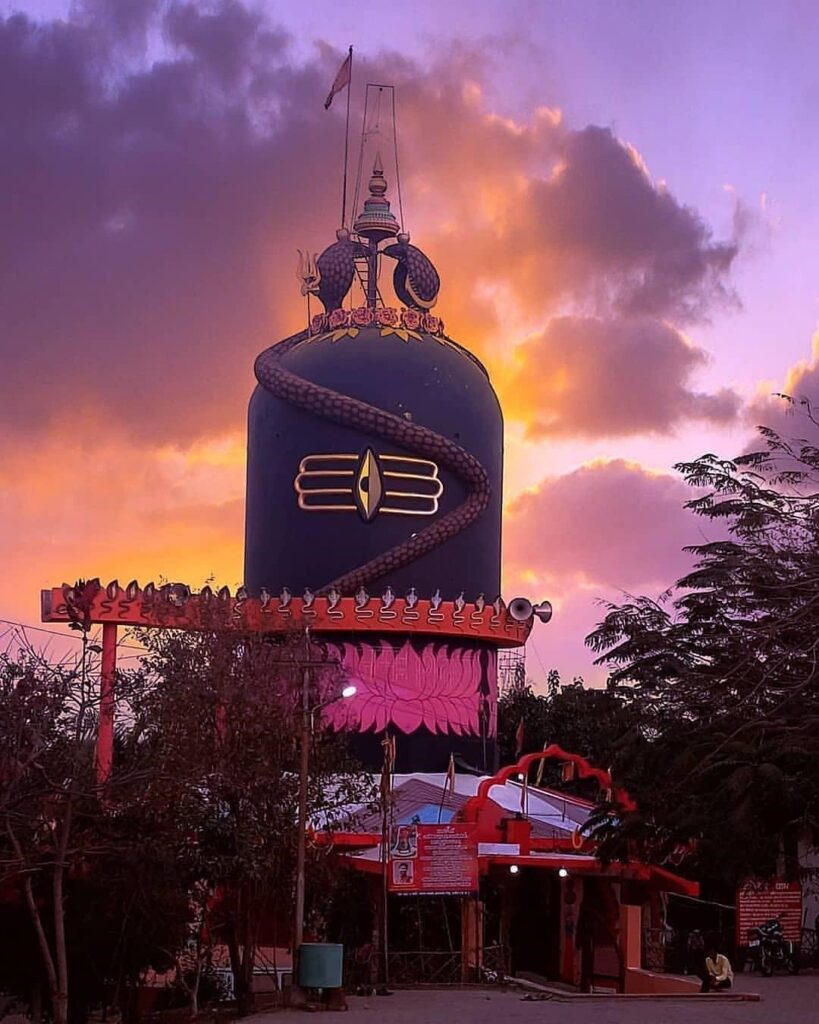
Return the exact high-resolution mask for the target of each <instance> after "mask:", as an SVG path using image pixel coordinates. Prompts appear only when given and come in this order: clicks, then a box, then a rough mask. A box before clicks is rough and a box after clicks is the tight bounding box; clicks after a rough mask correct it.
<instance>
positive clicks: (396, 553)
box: [255, 334, 491, 594]
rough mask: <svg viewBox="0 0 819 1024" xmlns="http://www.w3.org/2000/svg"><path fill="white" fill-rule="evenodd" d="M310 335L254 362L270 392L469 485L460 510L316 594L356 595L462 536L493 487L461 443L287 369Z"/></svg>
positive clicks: (275, 347) (486, 502)
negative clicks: (432, 463) (416, 457)
mask: <svg viewBox="0 0 819 1024" xmlns="http://www.w3.org/2000/svg"><path fill="white" fill-rule="evenodd" d="M306 337H307V335H306V334H297V335H294V336H293V337H292V338H287V339H285V340H284V341H281V342H279V343H278V344H276V345H272V346H271V347H270V348H268V349H266V350H265V351H264V352H262V353H261V354H260V355H259V357H258V358H257V360H256V365H255V373H256V379H257V380H258V381H259V383H260V384H261V385H262V387H264V388H265V389H266V390H267V391H269V392H270V394H272V395H275V396H276V398H280V399H281V400H282V401H284V402H287V403H289V404H290V405H293V406H295V407H296V408H297V409H301V410H303V411H304V412H309V413H312V414H313V415H314V416H319V417H321V418H322V419H325V420H328V421H329V422H331V423H337V424H338V425H339V426H343V427H352V428H353V429H355V430H360V431H362V432H363V433H366V434H369V435H370V436H371V437H377V438H380V439H382V440H384V441H390V442H392V443H393V444H396V445H399V446H400V447H401V448H404V449H405V450H407V451H411V452H413V453H414V454H417V455H420V456H422V457H423V458H427V459H432V460H434V461H437V463H438V465H439V466H441V467H446V468H447V469H449V470H450V471H451V472H452V473H454V474H455V475H456V476H457V477H458V478H459V479H460V480H461V481H462V482H463V483H464V485H465V486H466V489H467V496H466V498H465V499H464V501H462V502H461V504H460V505H458V506H457V507H456V508H454V509H452V510H451V511H450V512H447V513H446V514H445V515H443V516H441V518H440V519H436V520H435V522H433V523H432V524H431V525H429V526H427V527H425V528H424V529H423V530H419V532H418V533H416V534H415V535H414V536H412V537H409V538H407V540H405V541H403V542H402V543H400V544H397V545H395V546H394V547H392V548H389V549H388V550H387V551H385V552H383V553H382V554H380V555H377V556H376V557H375V558H373V559H371V560H370V561H368V562H365V563H363V564H362V565H359V566H357V567H356V568H354V569H352V570H350V572H347V573H345V574H344V575H343V576H340V577H339V578H338V579H335V580H332V581H331V582H330V583H327V584H326V585H325V586H324V587H322V588H321V589H320V590H319V591H318V592H319V593H326V592H327V591H329V590H331V589H333V588H335V589H337V590H338V591H339V592H340V593H342V594H352V593H355V591H356V590H358V588H359V587H366V586H367V585H368V584H370V583H371V582H372V581H373V580H376V579H379V578H380V577H382V576H385V575H387V574H388V573H390V572H394V571H396V570H397V569H400V568H402V567H403V566H405V565H409V563H410V562H414V561H415V560H416V559H417V558H421V556H422V555H425V554H427V552H429V551H432V550H433V549H434V548H437V547H438V546H439V545H441V544H444V543H445V542H446V541H448V540H450V539H451V538H452V537H454V536H455V535H456V534H458V533H461V531H462V530H465V529H466V528H467V527H468V526H470V525H471V524H472V523H474V522H475V521H476V520H477V519H478V518H480V516H481V515H483V513H484V512H485V511H486V509H487V507H488V505H489V499H490V494H491V488H490V483H489V476H488V475H487V473H486V470H485V469H484V468H483V466H482V465H481V463H480V462H479V461H478V459H476V458H475V457H474V456H473V455H470V454H469V452H467V451H466V450H465V449H464V448H462V447H461V446H460V445H458V444H455V442H454V441H451V440H450V439H449V438H448V437H444V436H443V435H442V434H438V433H436V432H435V431H434V430H431V429H430V428H429V427H424V426H422V425H421V424H419V423H413V422H411V421H409V420H405V419H403V418H402V417H400V416H396V415H395V414H394V413H391V412H387V411H386V410H384V409H380V408H378V406H375V405H370V404H369V403H367V402H363V401H361V400H360V399H357V398H351V397H350V396H349V395H344V394H341V393H340V392H338V391H333V390H332V388H328V387H325V386H324V385H322V384H315V383H314V382H313V381H309V380H306V379H305V378H304V377H300V376H299V375H298V374H296V373H293V372H292V371H291V370H288V369H287V368H286V367H285V365H284V362H283V360H284V357H285V356H286V355H287V354H288V353H289V352H292V351H293V349H294V348H296V347H297V346H298V345H300V344H301V343H302V342H303V341H304V340H305V339H306Z"/></svg>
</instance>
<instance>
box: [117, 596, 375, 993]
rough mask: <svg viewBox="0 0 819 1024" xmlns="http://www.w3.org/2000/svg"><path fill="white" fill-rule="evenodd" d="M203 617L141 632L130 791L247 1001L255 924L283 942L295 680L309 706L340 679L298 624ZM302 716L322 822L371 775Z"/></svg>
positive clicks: (291, 842) (291, 845)
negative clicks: (145, 781) (183, 627)
mask: <svg viewBox="0 0 819 1024" xmlns="http://www.w3.org/2000/svg"><path fill="white" fill-rule="evenodd" d="M209 625H212V627H213V628H208V629H203V630H200V631H197V632H181V631H170V630H169V631H165V630H159V631H146V632H145V633H144V634H143V635H142V636H141V640H142V642H143V643H144V644H145V646H146V648H147V655H146V658H145V663H144V666H143V669H142V670H141V674H140V675H141V680H142V697H141V699H140V701H139V702H138V704H137V706H136V715H137V721H138V728H139V730H140V734H141V737H142V739H141V747H142V756H143V757H145V758H147V759H149V760H150V762H151V763H152V764H153V765H154V766H155V769H156V770H155V771H154V772H153V773H152V776H151V780H150V783H149V785H148V786H147V787H146V788H145V790H144V792H143V794H142V800H143V801H144V805H145V808H146V809H150V813H151V815H153V816H154V817H155V818H156V820H157V821H159V822H162V823H163V828H164V829H165V831H166V833H167V835H168V836H169V837H170V842H171V843H172V846H173V848H172V850H171V851H169V854H170V855H171V856H173V857H174V858H175V860H176V862H177V863H179V864H182V865H184V871H185V874H186V875H187V877H188V879H189V885H190V887H191V891H192V892H194V891H195V892H197V893H198V894H199V897H200V917H199V918H198V919H199V920H200V921H201V922H202V925H203V927H204V925H205V923H207V925H208V932H209V934H213V933H214V932H216V931H218V932H219V934H220V935H221V936H222V937H223V939H224V941H225V942H226V943H227V946H228V950H229V953H230V960H231V968H232V972H233V976H234V992H235V995H236V999H237V1003H238V1007H239V1010H240V1012H246V1011H247V1010H248V1008H249V1006H250V1004H251V995H252V974H253V967H254V963H255V960H256V952H257V949H258V946H259V944H260V936H261V935H262V934H263V933H264V932H265V931H266V932H267V933H268V935H269V936H272V937H273V938H274V939H275V940H276V941H274V942H273V943H272V944H277V945H286V944H288V943H289V940H290V925H291V920H290V919H291V918H292V905H293V904H292V899H293V886H294V869H295V851H296V847H297V818H296V806H297V797H298V784H299V756H298V751H299V745H300V737H301V728H302V698H303V695H304V687H305V686H308V688H309V695H308V696H309V703H310V706H311V707H318V706H319V705H322V704H326V703H327V702H328V701H330V700H331V699H332V698H333V697H335V696H337V695H338V693H339V691H340V689H341V675H340V671H341V670H340V667H339V666H338V665H335V664H333V663H332V662H331V661H330V660H329V659H328V657H327V654H326V651H324V650H323V649H322V648H321V646H320V645H318V644H316V643H311V642H308V641H307V640H306V637H305V634H304V633H301V632H294V633H292V634H289V635H287V636H285V637H284V638H279V639H273V638H270V637H265V636H261V635H259V634H257V633H246V632H242V631H239V630H237V629H235V628H233V625H232V624H230V623H227V622H224V623H223V622H221V621H220V620H219V618H218V616H216V617H215V619H214V621H213V623H211V624H209ZM305 672H306V673H307V679H305ZM312 726H313V728H312V736H311V759H310V768H311V771H310V786H309V791H308V810H309V815H310V819H311V820H312V821H315V822H319V823H320V824H321V826H322V827H324V828H327V827H331V826H332V824H333V822H334V820H335V819H336V816H337V815H339V814H341V812H342V811H344V810H345V809H347V808H348V807H349V806H350V804H351V803H356V802H360V801H361V800H362V799H363V798H364V796H365V795H367V794H368V793H369V789H370V783H369V782H368V781H367V780H365V779H364V777H363V776H361V775H360V774H359V773H358V772H357V771H356V770H355V768H354V766H353V765H352V764H351V762H350V761H349V759H348V758H347V756H346V752H345V746H344V740H343V737H340V736H337V735H335V734H333V733H332V732H331V731H330V730H328V729H327V728H326V727H325V725H324V723H323V722H322V720H321V717H320V715H317V716H314V720H313V722H312ZM308 909H309V908H308ZM217 913H218V924H217V917H216V915H217ZM206 915H207V921H206ZM202 934H203V933H202V931H201V930H200V932H199V935H200V937H201V935H202ZM192 997H193V998H194V999H195V992H192Z"/></svg>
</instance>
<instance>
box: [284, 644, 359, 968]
mask: <svg viewBox="0 0 819 1024" xmlns="http://www.w3.org/2000/svg"><path fill="white" fill-rule="evenodd" d="M304 643H305V649H306V654H307V660H306V661H305V663H304V675H303V677H302V690H301V749H300V764H299V807H298V818H297V822H296V829H297V834H296V841H297V842H296V927H295V929H294V935H293V986H294V988H298V987H299V985H298V964H299V950H300V949H301V945H302V942H303V941H304V863H305V855H306V850H307V842H306V832H307V786H308V782H309V777H310V776H309V773H310V739H311V737H312V735H313V726H314V723H315V717H316V713H317V712H319V711H321V710H323V709H324V708H326V707H329V706H330V704H335V703H336V701H339V700H345V699H347V698H349V697H354V696H355V693H356V688H355V687H354V686H352V685H349V684H348V685H347V686H345V687H344V688H343V689H342V690H341V692H340V693H338V694H337V695H336V696H335V697H331V698H330V699H329V700H325V701H322V702H321V703H320V704H316V705H314V706H313V707H311V706H310V664H311V662H310V628H309V626H307V627H305V630H304ZM320 664H325V663H324V662H321V663H320Z"/></svg>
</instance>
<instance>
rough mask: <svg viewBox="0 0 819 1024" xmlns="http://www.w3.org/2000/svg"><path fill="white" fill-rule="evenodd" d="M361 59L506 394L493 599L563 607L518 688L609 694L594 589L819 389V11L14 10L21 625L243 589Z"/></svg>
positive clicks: (9, 126) (511, 3)
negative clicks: (93, 587)
mask: <svg viewBox="0 0 819 1024" xmlns="http://www.w3.org/2000/svg"><path fill="white" fill-rule="evenodd" d="M350 43H352V44H353V46H354V47H355V48H356V64H355V70H354V81H353V93H352V104H353V112H354V124H355V125H356V126H358V125H359V124H360V117H361V102H362V98H363V91H364V89H363V87H364V83H365V82H366V81H388V82H393V83H395V85H396V87H397V96H398V100H397V103H398V115H399V135H400V144H401V163H402V181H403V189H404V207H405V213H406V221H407V225H408V227H409V228H410V230H411V231H412V236H413V241H414V242H416V243H417V244H419V245H421V246H422V248H423V249H424V251H426V252H427V253H429V255H430V256H431V257H432V259H433V260H434V261H435V263H436V265H437V266H438V269H439V271H440V273H441V277H442V281H443V286H442V289H441V296H440V300H439V305H438V309H437V310H436V312H440V313H441V315H442V316H443V317H444V318H445V320H446V324H447V330H448V333H450V334H451V335H452V336H453V337H454V338H456V339H458V340H459V341H461V342H462V343H464V344H466V345H467V346H469V347H470V348H472V349H473V350H474V351H475V352H476V353H477V354H478V355H479V356H480V357H481V358H482V359H483V360H484V361H485V363H486V365H487V366H488V368H489V370H490V372H491V374H492V377H493V380H494V382H495V385H496V388H497V390H498V393H499V396H500V398H501V401H502V404H503V407H504V412H505V417H506V437H507V450H506V459H507V468H506V487H505V496H504V497H505V505H506V517H505V534H504V552H505V556H504V563H505V564H504V576H505V581H504V595H505V596H506V597H507V598H510V597H512V596H516V595H517V594H525V595H527V596H530V597H532V598H535V599H540V598H549V599H550V600H551V601H552V603H553V604H554V605H555V610H556V611H555V617H554V619H553V621H552V623H551V624H549V625H548V626H541V627H540V628H536V629H535V632H534V634H533V639H532V640H531V641H530V644H529V647H528V649H527V668H528V671H529V674H530V675H531V676H532V677H533V678H534V679H535V680H536V681H540V680H542V679H543V677H544V675H545V671H546V670H548V669H549V668H551V667H557V668H558V669H559V670H560V671H561V673H562V674H563V675H564V676H565V677H571V676H573V675H576V674H582V675H584V676H585V677H586V678H587V679H590V680H599V679H600V678H602V676H601V671H600V670H599V669H593V668H592V666H591V662H592V657H591V654H590V653H589V652H588V650H587V649H585V647H584V645H583V638H584V636H585V635H586V634H587V633H588V632H589V630H590V629H591V628H592V627H593V626H594V624H595V622H596V621H597V620H598V619H599V618H600V615H601V609H600V606H599V604H598V603H597V602H598V600H599V599H601V598H602V599H615V600H616V599H618V598H619V597H620V596H621V595H622V594H623V593H624V592H628V593H648V594H652V595H657V594H659V593H660V592H661V591H663V590H664V589H665V588H666V587H667V586H668V585H669V584H670V583H672V582H673V580H674V579H675V578H676V577H678V576H679V575H680V574H681V573H682V572H683V571H684V570H685V568H686V566H687V565H688V560H687V559H688V556H686V555H684V554H683V553H682V552H681V548H682V547H683V545H685V544H690V543H698V542H701V541H702V540H703V539H704V538H705V537H707V535H708V534H707V529H708V527H707V524H704V523H702V522H699V521H697V520H695V519H693V518H692V517H691V516H690V514H689V513H688V512H686V511H685V510H684V509H683V507H682V506H683V502H684V501H685V499H686V497H687V490H686V488H685V486H684V485H683V484H682V483H681V482H680V480H679V479H678V477H676V476H675V474H674V473H673V470H672V465H673V463H674V462H675V461H678V460H681V459H690V458H694V457H696V456H697V455H699V454H701V453H702V452H704V451H715V452H718V453H720V454H722V455H725V456H731V455H734V454H736V453H737V452H739V451H741V450H743V449H744V448H746V447H747V445H748V444H749V443H750V441H751V438H752V436H753V427H754V425H755V424H758V423H763V422H775V423H776V424H778V425H783V424H784V425H785V427H786V428H787V427H788V424H789V423H791V424H793V422H794V421H792V420H790V421H789V420H787V419H785V418H784V416H783V413H782V409H781V403H779V402H777V401H776V400H774V399H772V398H771V397H770V395H771V392H773V391H775V390H783V389H784V390H788V391H790V392H792V393H796V394H805V395H808V396H812V397H813V398H814V399H817V398H819V387H817V384H818V383H819V334H817V317H819V260H818V259H817V246H818V245H819V192H817V185H816V180H817V168H819V131H817V111H819V61H817V59H816V53H817V52H819V5H817V4H816V3H814V2H812V0H805V2H799V0H792V2H782V3H777V4H772V3H770V2H753V0H746V2H742V3H739V2H736V3H735V2H731V0H725V2H721V3H713V0H711V2H689V3H685V4H675V3H671V2H666V3H662V2H661V3H658V2H656V0H653V2H628V0H621V2H618V3H611V2H604V0H600V2H588V0H571V2H570V0H565V2H554V3H552V2H546V0H541V2H535V0H530V2H515V0H497V2H483V3H477V2H475V3H472V2H462V3H459V2H452V3H441V2H440V0H436V2H434V3H433V2H432V0H415V2H413V3H406V4H395V3H385V2H382V3H378V4H372V3H354V2H345V0H312V2H311V3H309V4H308V3H294V2H291V3H273V2H272V0H266V2H258V3H250V2H241V0H223V2H215V3H205V2H188V3H184V2H174V0H166V2H158V0H88V2H80V0H77V2H75V3H67V2H62V0H40V2H35V0H29V2H25V0H18V2H16V3H10V2H8V0H0V185H2V188H0V355H1V357H2V363H0V453H2V454H0V515H1V516H2V519H1V520H0V522H2V527H0V618H3V619H10V620H21V621H24V622H27V623H33V624H37V622H38V616H39V604H38V599H39V590H40V588H42V587H45V586H50V585H57V584H59V583H61V582H62V581H63V580H73V579H75V578H76V577H77V576H100V577H101V578H102V579H103V581H107V580H108V579H111V578H113V577H117V578H118V579H119V580H120V582H122V583H124V582H127V581H128V580H130V579H131V578H133V577H136V578H137V579H139V580H140V581H142V582H147V581H148V580H150V579H158V578H160V577H166V578H170V579H180V580H185V581H187V582H189V583H191V584H192V585H194V586H196V585H199V584H200V583H201V582H203V581H204V579H205V578H206V577H209V576H214V577H215V578H216V579H217V581H218V582H219V583H220V584H221V583H227V584H229V585H231V586H235V585H236V584H238V583H239V582H240V581H241V580H240V578H241V572H242V547H243V516H244V447H245V414H246V406H247V400H248V398H249V396H250V393H251V390H252V387H253V384H254V379H253V359H254V357H255V355H256V354H257V353H258V352H259V351H260V350H261V349H262V348H264V347H266V346H267V345H268V344H270V343H272V342H273V341H275V340H277V339H278V338H280V337H282V336H284V335H285V334H288V333H290V332H291V331H293V330H295V329H298V328H299V327H300V326H301V324H302V323H303V321H304V307H303V300H302V299H301V298H300V296H299V291H298V282H297V281H296V279H295V275H294V267H295V262H296V260H295V250H296V248H297V247H298V248H302V249H304V248H309V249H310V250H320V249H321V248H323V247H324V246H325V245H327V244H329V242H330V241H332V240H333V237H334V235H333V233H334V231H335V228H336V227H337V226H338V224H337V222H338V219H339V209H338V207H339V195H340V163H341V154H342V149H343V130H344V126H343V112H344V103H343V102H336V103H335V104H334V105H333V107H332V108H331V110H330V112H329V113H328V112H325V110H324V109H323V101H324V98H325V96H326V94H327V90H328V88H329V85H330V83H331V82H332V80H333V77H334V75H335V73H336V71H337V70H338V66H339V64H340V62H341V60H342V58H343V55H344V53H345V52H346V48H347V46H348V45H349V44H350ZM387 173H388V177H389V173H390V172H389V168H388V171H387ZM391 195H392V198H393V199H395V192H394V188H393V189H392V190H391ZM814 338H815V342H814ZM814 344H815V346H816V347H815V349H814V347H813V346H814ZM0 628H2V627H0ZM35 636H36V634H32V638H34V637H35ZM41 638H42V639H47V637H46V636H45V634H41Z"/></svg>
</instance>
